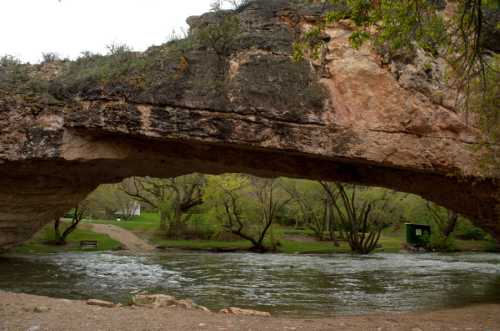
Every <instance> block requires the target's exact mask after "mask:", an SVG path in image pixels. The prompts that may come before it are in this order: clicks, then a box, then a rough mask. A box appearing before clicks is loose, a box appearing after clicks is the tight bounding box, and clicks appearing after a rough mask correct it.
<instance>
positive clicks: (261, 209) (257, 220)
mask: <svg viewBox="0 0 500 331" xmlns="http://www.w3.org/2000/svg"><path fill="white" fill-rule="evenodd" d="M232 176H235V175H232ZM237 176H240V178H244V179H245V180H241V181H239V183H238V184H237V185H233V186H231V187H230V188H228V187H224V186H223V184H220V185H219V189H220V190H221V193H222V196H221V198H220V199H219V200H220V201H219V202H218V203H217V204H218V208H219V213H218V214H219V217H220V218H222V220H223V225H222V227H223V228H224V229H225V230H226V231H228V232H230V233H232V234H234V235H237V236H239V237H240V238H243V239H245V240H248V241H250V242H251V243H252V248H251V250H252V251H255V252H259V253H264V252H266V251H268V250H269V247H266V246H265V244H264V240H265V238H266V236H267V235H268V233H269V230H270V229H271V227H272V225H273V223H274V222H275V221H276V218H277V215H278V214H279V212H280V211H281V210H282V209H283V207H284V206H285V205H286V204H287V203H288V202H289V201H290V198H287V197H283V196H282V195H281V196H280V195H279V194H278V192H277V188H278V184H277V180H275V179H260V178H256V177H248V176H241V175H237ZM222 183H224V181H223V180H222ZM246 197H249V198H250V199H246V200H251V201H252V202H253V203H254V204H255V206H253V207H254V208H252V206H251V204H250V203H249V202H248V201H244V200H245V198H246ZM275 245H276V244H275V243H274V242H272V240H271V246H272V247H270V248H271V249H276V246H275Z"/></svg>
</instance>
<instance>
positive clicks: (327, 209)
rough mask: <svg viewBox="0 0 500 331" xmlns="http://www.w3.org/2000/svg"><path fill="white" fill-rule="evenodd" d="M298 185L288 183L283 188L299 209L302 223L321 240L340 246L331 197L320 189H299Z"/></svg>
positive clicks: (292, 182) (293, 182)
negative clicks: (326, 234) (326, 233)
mask: <svg viewBox="0 0 500 331" xmlns="http://www.w3.org/2000/svg"><path fill="white" fill-rule="evenodd" d="M296 183H297V182H296V181H291V182H287V183H286V184H284V185H283V188H284V190H285V191H286V192H287V193H288V194H289V195H290V197H291V199H292V200H293V202H295V205H296V206H297V207H298V210H299V214H300V217H301V218H302V222H303V223H304V224H305V225H306V226H307V227H308V228H309V229H311V230H312V231H313V232H314V235H315V236H316V238H318V239H319V240H332V241H333V242H334V244H335V246H339V245H340V243H339V241H338V240H337V236H336V234H335V230H336V225H335V218H334V214H333V212H332V204H331V201H330V200H331V197H330V195H328V194H327V193H326V192H325V191H324V190H323V189H321V188H319V187H314V188H313V189H311V188H308V189H306V188H302V189H299V188H297V186H296ZM333 196H335V194H333ZM325 232H328V238H327V237H325Z"/></svg>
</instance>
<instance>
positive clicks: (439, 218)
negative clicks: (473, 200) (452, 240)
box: [426, 202, 459, 240]
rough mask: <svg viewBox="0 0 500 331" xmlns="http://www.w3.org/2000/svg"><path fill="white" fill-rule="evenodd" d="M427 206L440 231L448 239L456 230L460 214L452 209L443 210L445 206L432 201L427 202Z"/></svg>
mask: <svg viewBox="0 0 500 331" xmlns="http://www.w3.org/2000/svg"><path fill="white" fill-rule="evenodd" d="M426 206H427V210H428V211H429V213H430V214H431V217H432V220H433V221H434V223H435V224H436V226H437V228H438V230H439V232H440V233H441V235H442V236H443V237H444V238H445V240H446V239H448V237H449V236H450V235H451V234H452V233H453V231H455V228H456V226H457V224H458V220H459V217H458V216H459V215H458V214H457V213H455V212H454V211H452V210H448V209H446V210H445V211H443V209H444V208H441V207H439V206H437V205H436V204H433V203H431V202H427V204H426ZM445 215H446V216H445Z"/></svg>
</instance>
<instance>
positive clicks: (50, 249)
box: [14, 223, 121, 254]
mask: <svg viewBox="0 0 500 331" xmlns="http://www.w3.org/2000/svg"><path fill="white" fill-rule="evenodd" d="M63 224H64V223H63ZM53 231H54V230H53V228H52V224H49V225H47V226H45V227H44V228H43V229H42V230H40V232H38V233H37V234H36V235H35V237H33V238H32V239H31V240H29V241H28V242H26V243H24V244H22V245H20V246H17V247H15V248H14V252H16V253H37V254H47V253H59V252H68V251H77V252H79V251H85V252H92V251H110V250H117V249H119V248H120V247H121V244H120V243H119V242H118V241H115V240H113V239H111V238H110V237H109V236H107V235H104V234H99V233H95V232H93V231H90V230H86V229H82V228H79V229H76V230H75V231H74V232H73V233H72V234H70V235H69V237H68V239H67V244H66V245H64V246H57V245H53V244H51V243H50V241H52V240H53V239H54V232H53ZM81 240H97V248H96V249H85V250H82V249H80V241H81Z"/></svg>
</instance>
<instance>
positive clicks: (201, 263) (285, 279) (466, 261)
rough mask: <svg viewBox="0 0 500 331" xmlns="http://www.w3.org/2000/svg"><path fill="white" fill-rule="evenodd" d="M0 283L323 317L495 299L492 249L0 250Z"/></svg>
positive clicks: (497, 266) (43, 291) (498, 286)
mask: <svg viewBox="0 0 500 331" xmlns="http://www.w3.org/2000/svg"><path fill="white" fill-rule="evenodd" d="M0 289H3V290H9V291H18V292H25V293H32V294H38V295H48V296H55V297H64V298H77V299H87V298H99V299H106V300H112V301H116V302H118V301H120V302H123V303H126V302H127V301H128V300H129V297H130V294H131V293H137V292H140V291H147V292H150V293H165V294H171V295H174V296H176V297H179V298H192V299H194V301H195V302H196V303H198V304H201V305H205V306H207V307H209V308H211V309H218V308H222V307H227V306H238V307H248V308H254V309H262V310H267V311H272V312H275V313H279V314H293V315H295V314H301V315H321V316H325V315H331V314H357V313H365V312H374V311H409V310H419V309H435V308H447V307H454V306H460V305H466V304H471V303H485V302H497V303H500V255H498V254H452V255H441V254H422V255H412V254H374V255H371V256H365V257H359V256H351V255H279V254H268V255H256V254H210V253H175V254H174V253H172V254H162V255H150V256H128V255H117V254H108V253H100V254H99V253H96V254H94V253H87V254H76V253H75V254H56V255H48V256H20V257H11V258H5V257H4V258H0Z"/></svg>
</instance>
